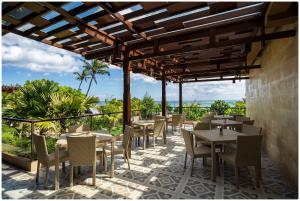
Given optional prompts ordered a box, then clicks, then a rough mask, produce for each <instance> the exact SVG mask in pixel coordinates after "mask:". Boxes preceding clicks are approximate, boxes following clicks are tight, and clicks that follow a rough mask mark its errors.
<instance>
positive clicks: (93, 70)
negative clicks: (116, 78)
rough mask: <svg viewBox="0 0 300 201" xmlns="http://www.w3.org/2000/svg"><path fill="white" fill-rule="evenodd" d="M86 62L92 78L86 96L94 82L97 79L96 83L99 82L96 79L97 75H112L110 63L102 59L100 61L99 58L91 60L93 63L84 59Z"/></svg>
mask: <svg viewBox="0 0 300 201" xmlns="http://www.w3.org/2000/svg"><path fill="white" fill-rule="evenodd" d="M84 63H85V64H86V65H85V66H84V68H85V69H88V71H89V74H90V76H91V78H90V83H89V87H88V90H87V92H86V96H87V95H88V94H89V91H90V88H91V85H92V82H93V81H95V83H96V84H97V80H96V75H97V74H98V75H110V73H109V71H108V65H107V64H106V63H104V62H102V61H99V60H97V59H93V60H92V61H91V63H89V62H88V61H84Z"/></svg>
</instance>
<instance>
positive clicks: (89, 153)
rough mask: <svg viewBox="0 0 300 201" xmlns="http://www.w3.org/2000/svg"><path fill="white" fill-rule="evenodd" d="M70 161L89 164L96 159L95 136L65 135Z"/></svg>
mask: <svg viewBox="0 0 300 201" xmlns="http://www.w3.org/2000/svg"><path fill="white" fill-rule="evenodd" d="M67 142H68V151H69V156H70V163H71V164H72V165H74V166H79V165H91V164H93V163H94V162H95V160H96V136H94V135H87V136H80V137H79V136H67Z"/></svg>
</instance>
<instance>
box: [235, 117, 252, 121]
mask: <svg viewBox="0 0 300 201" xmlns="http://www.w3.org/2000/svg"><path fill="white" fill-rule="evenodd" d="M250 120H251V119H250V117H244V116H237V117H236V121H240V122H243V121H250Z"/></svg>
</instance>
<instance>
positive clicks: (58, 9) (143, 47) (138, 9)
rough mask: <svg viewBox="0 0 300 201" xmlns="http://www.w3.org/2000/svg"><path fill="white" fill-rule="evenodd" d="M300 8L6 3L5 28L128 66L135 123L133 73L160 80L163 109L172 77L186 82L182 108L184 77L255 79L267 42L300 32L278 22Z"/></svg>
mask: <svg viewBox="0 0 300 201" xmlns="http://www.w3.org/2000/svg"><path fill="white" fill-rule="evenodd" d="M297 9H298V5H297V2H286V3H267V2H71V3H70V2H69V3H66V2H4V3H3V4H2V34H7V33H14V34H17V35H21V36H24V37H27V38H30V39H33V40H36V41H40V42H42V43H45V44H48V45H52V46H55V47H58V48H62V49H65V50H68V51H71V52H75V53H77V54H80V55H82V56H83V57H84V58H86V59H101V60H104V61H106V62H109V63H111V64H115V65H117V66H120V67H122V68H123V72H124V97H123V104H124V106H123V112H124V114H123V117H124V123H125V124H130V123H131V122H130V119H131V118H130V114H131V107H130V71H132V72H134V73H141V74H145V75H148V76H151V77H154V78H155V79H157V80H161V82H162V114H163V115H165V114H166V82H168V81H170V82H174V83H179V111H180V112H182V84H183V83H188V82H203V81H205V82H207V81H223V80H233V81H235V80H241V79H249V77H248V76H247V75H248V73H249V71H250V70H251V69H256V68H260V67H261V66H260V65H254V64H255V61H256V60H257V58H258V57H259V56H260V55H261V52H262V50H263V48H264V46H265V45H266V42H267V41H269V40H274V39H281V38H286V37H293V36H295V34H296V30H287V31H278V27H279V26H282V25H285V24H289V23H292V22H294V21H295V20H297V19H298V10H297ZM257 42H259V43H260V46H259V49H256V50H255V51H253V50H252V49H251V48H252V44H253V43H257ZM253 52H254V53H253ZM250 53H251V54H250Z"/></svg>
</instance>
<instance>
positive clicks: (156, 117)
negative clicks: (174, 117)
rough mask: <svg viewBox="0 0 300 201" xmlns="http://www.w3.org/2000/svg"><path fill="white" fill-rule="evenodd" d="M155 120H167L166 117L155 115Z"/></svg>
mask: <svg viewBox="0 0 300 201" xmlns="http://www.w3.org/2000/svg"><path fill="white" fill-rule="evenodd" d="M153 119H154V120H156V119H166V117H164V116H161V115H154V116H153Z"/></svg>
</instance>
